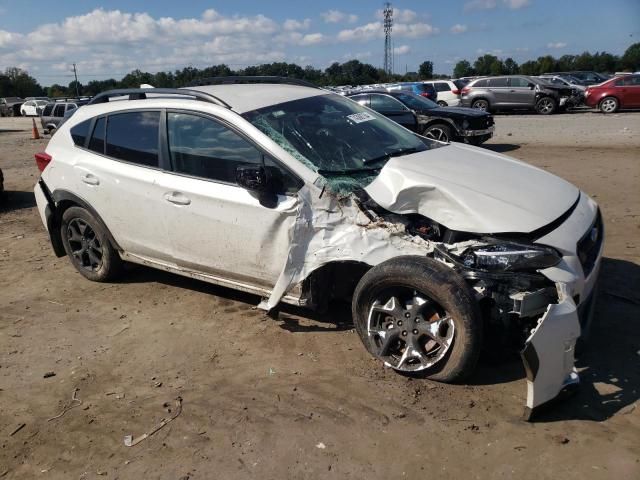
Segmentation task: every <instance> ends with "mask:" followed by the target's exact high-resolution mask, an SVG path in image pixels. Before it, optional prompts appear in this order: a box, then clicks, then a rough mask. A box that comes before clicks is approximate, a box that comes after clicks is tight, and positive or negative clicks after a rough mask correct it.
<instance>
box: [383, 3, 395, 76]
mask: <svg viewBox="0 0 640 480" xmlns="http://www.w3.org/2000/svg"><path fill="white" fill-rule="evenodd" d="M382 13H383V15H384V22H383V26H384V71H385V72H387V74H388V75H391V74H392V73H393V46H392V42H391V29H392V28H393V7H391V4H390V3H389V2H386V3H385V4H384V10H383V11H382Z"/></svg>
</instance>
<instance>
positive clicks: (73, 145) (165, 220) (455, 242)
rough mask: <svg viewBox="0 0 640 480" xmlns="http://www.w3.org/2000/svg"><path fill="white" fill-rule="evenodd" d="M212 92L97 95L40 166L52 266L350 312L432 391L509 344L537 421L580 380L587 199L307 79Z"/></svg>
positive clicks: (368, 343) (592, 231)
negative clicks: (344, 304) (183, 280)
mask: <svg viewBox="0 0 640 480" xmlns="http://www.w3.org/2000/svg"><path fill="white" fill-rule="evenodd" d="M241 82H245V83H248V82H253V83H254V84H250V85H249V84H244V83H241ZM256 82H261V83H259V84H255V83H256ZM203 83H215V84H214V85H206V86H198V87H193V89H192V90H187V89H132V90H124V91H123V90H116V91H111V92H105V93H103V94H100V95H98V96H96V97H95V98H94V99H93V100H92V102H91V103H90V104H89V105H87V106H85V107H82V108H80V109H78V111H77V112H76V113H75V114H74V115H73V116H72V117H71V118H69V119H68V120H67V121H66V122H65V123H64V124H62V125H61V126H60V128H59V130H58V132H57V133H56V134H55V135H54V136H53V137H52V138H51V140H50V142H49V143H48V145H47V147H46V152H42V153H38V154H36V162H37V165H38V168H39V170H40V171H41V172H42V173H41V176H40V179H39V181H38V183H37V185H36V186H35V198H36V202H37V205H38V211H39V213H40V216H41V218H42V221H43V223H44V225H45V226H46V228H47V230H48V232H49V236H50V239H51V243H52V245H53V249H54V252H55V253H56V255H58V256H63V255H65V254H66V255H67V256H68V257H69V260H70V262H71V264H72V265H73V266H74V267H75V269H76V270H77V271H78V272H80V273H81V274H82V275H83V276H85V277H86V278H88V279H90V280H94V281H112V280H114V279H115V278H116V277H117V275H118V274H122V273H125V272H123V271H122V263H123V261H128V262H134V263H139V264H143V265H147V266H149V267H155V268H158V269H161V270H165V271H169V272H174V273H177V274H180V275H185V276H188V277H192V278H197V279H200V280H204V281H207V282H211V283H215V284H218V285H223V286H225V287H229V288H234V289H238V290H242V291H245V292H251V293H254V294H257V295H260V296H261V297H263V298H264V300H263V301H262V302H261V303H260V305H259V307H260V308H262V309H264V310H267V311H268V310H273V309H274V308H276V307H277V306H278V304H279V303H280V302H286V303H291V304H295V305H300V306H306V307H309V308H323V307H324V306H326V305H327V302H328V301H331V300H332V299H345V300H349V301H351V305H352V316H353V321H354V324H355V329H356V331H357V333H358V335H359V337H360V339H361V341H362V342H363V345H364V346H365V348H366V349H367V350H368V351H369V352H370V353H371V355H373V356H374V357H376V358H378V359H379V360H380V361H381V362H384V364H385V365H387V366H389V367H391V368H393V369H396V370H398V371H401V372H404V373H407V374H420V375H424V376H428V377H429V378H432V379H435V380H439V381H446V382H452V381H459V380H461V379H463V378H465V377H467V376H468V375H470V374H471V372H472V371H473V370H474V367H475V365H476V363H477V360H478V357H479V355H480V351H481V349H482V348H483V345H484V346H485V347H486V348H504V347H505V345H506V346H508V347H511V348H516V349H518V350H522V352H523V353H522V358H523V361H524V363H525V366H526V372H527V382H528V389H527V391H528V394H527V408H528V412H531V409H533V408H536V407H538V406H540V405H542V404H544V403H546V402H547V401H549V400H552V399H553V398H554V397H556V396H557V394H558V393H559V392H560V391H561V390H563V389H564V388H567V387H569V386H571V385H574V386H575V384H576V383H577V381H578V374H577V372H576V370H575V368H574V355H573V347H574V344H575V341H576V339H577V337H578V336H579V335H580V321H583V322H587V321H588V319H589V314H590V311H591V307H592V305H593V301H592V300H591V299H592V298H593V292H594V287H595V283H596V279H597V276H598V270H599V266H600V259H601V256H602V246H603V245H602V241H603V231H602V219H601V217H600V213H599V210H598V207H597V205H596V203H595V202H594V201H593V200H592V199H590V198H589V196H588V195H587V194H585V193H583V192H580V190H578V188H576V187H575V186H573V185H571V184H570V183H568V182H566V181H564V180H562V179H560V178H558V177H556V176H554V175H552V174H550V173H548V172H546V171H544V170H541V169H538V168H535V167H533V166H531V165H528V164H525V163H521V162H519V161H518V160H515V159H511V158H508V157H506V156H503V155H499V154H497V153H494V152H488V151H485V150H482V149H479V148H476V147H472V146H469V145H464V144H462V143H448V144H447V143H442V142H436V141H433V140H430V139H427V138H425V137H422V136H419V135H417V134H415V133H413V132H410V131H408V130H407V129H405V128H402V127H401V126H399V125H398V124H396V123H394V122H392V121H391V120H389V119H388V118H386V117H384V116H383V115H380V114H378V113H377V112H375V111H373V110H371V109H368V108H365V107H363V106H361V105H359V104H358V103H357V102H354V101H352V100H350V99H348V98H344V97H343V96H341V95H338V94H335V93H332V92H328V91H326V90H324V89H320V88H317V87H313V86H311V85H310V84H308V83H305V82H300V81H295V80H293V79H279V78H278V79H273V78H257V79H256V78H247V79H242V78H237V77H224V78H221V79H212V80H208V81H207V82H203ZM229 83H232V84H229ZM123 95H126V97H125V98H124V99H123ZM118 99H120V100H118ZM67 273H68V270H65V269H59V275H64V274H67ZM221 328H223V327H221ZM506 339H509V342H508V343H507V344H505V343H503V342H504V341H506ZM498 345H502V347H498ZM490 346H491V347H490Z"/></svg>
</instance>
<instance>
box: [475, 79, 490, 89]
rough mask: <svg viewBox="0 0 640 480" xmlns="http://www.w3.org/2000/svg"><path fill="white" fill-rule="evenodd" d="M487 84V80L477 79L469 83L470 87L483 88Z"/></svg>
mask: <svg viewBox="0 0 640 480" xmlns="http://www.w3.org/2000/svg"><path fill="white" fill-rule="evenodd" d="M488 86H489V80H487V79H485V80H478V81H477V82H476V83H474V84H473V85H471V88H485V87H488Z"/></svg>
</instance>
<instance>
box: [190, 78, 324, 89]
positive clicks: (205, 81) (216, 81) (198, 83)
mask: <svg viewBox="0 0 640 480" xmlns="http://www.w3.org/2000/svg"><path fill="white" fill-rule="evenodd" d="M248 83H276V84H288V85H299V86H301V87H310V88H320V87H318V86H317V85H314V84H313V83H310V82H307V81H306V80H300V79H298V78H291V77H276V76H270V75H256V76H249V75H244V76H241V75H232V76H228V77H205V78H197V79H195V80H193V81H191V82H189V83H188V84H187V87H203V86H205V85H233V84H248Z"/></svg>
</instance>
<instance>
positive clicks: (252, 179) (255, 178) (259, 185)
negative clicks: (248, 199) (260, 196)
mask: <svg viewBox="0 0 640 480" xmlns="http://www.w3.org/2000/svg"><path fill="white" fill-rule="evenodd" d="M236 182H238V185H240V186H241V187H243V188H246V189H247V190H253V191H256V192H264V191H266V190H267V173H266V172H265V169H264V167H263V166H262V165H244V166H240V167H237V168H236Z"/></svg>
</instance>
